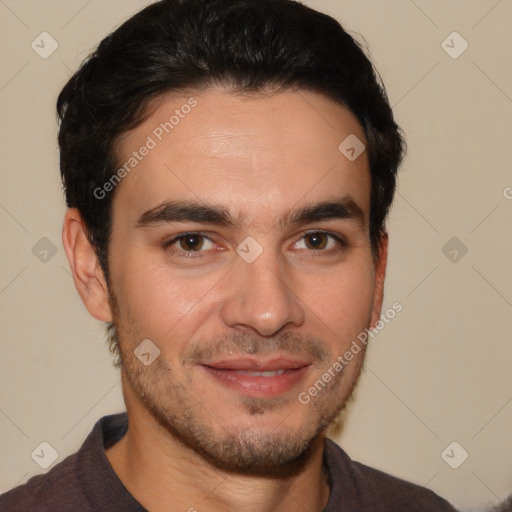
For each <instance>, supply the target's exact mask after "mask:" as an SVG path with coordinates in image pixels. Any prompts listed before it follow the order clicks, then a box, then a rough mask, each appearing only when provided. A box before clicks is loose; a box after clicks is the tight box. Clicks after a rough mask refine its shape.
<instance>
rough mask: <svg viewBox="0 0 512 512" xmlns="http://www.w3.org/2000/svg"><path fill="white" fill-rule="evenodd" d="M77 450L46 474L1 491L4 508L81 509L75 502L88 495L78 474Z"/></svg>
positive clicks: (0, 502) (0, 504) (18, 510)
mask: <svg viewBox="0 0 512 512" xmlns="http://www.w3.org/2000/svg"><path fill="white" fill-rule="evenodd" d="M76 459H77V454H73V455H70V456H69V457H67V458H66V459H64V460H63V461H62V462H61V463H59V464H57V465H56V466H55V467H54V468H53V469H51V470H50V471H48V473H46V474H44V475H37V476H34V477H32V478H31V479H30V480H28V482H27V483H25V484H23V485H20V486H18V487H15V488H14V489H12V490H11V491H8V492H6V493H4V494H2V495H0V510H5V511H9V512H22V511H23V512H25V511H27V510H37V511H38V512H47V511H48V512H50V511H54V510H65V509H66V506H68V505H69V510H79V509H77V508H74V504H76V503H77V501H79V500H80V499H82V500H84V499H86V498H85V496H84V495H83V493H82V490H81V489H80V484H79V481H78V479H77V477H76Z"/></svg>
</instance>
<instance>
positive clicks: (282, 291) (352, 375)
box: [63, 88, 387, 512]
mask: <svg viewBox="0 0 512 512" xmlns="http://www.w3.org/2000/svg"><path fill="white" fill-rule="evenodd" d="M190 96H193V97H194V98H195V99H196V100H197V102H198V105H197V107H196V108H195V109H193V110H192V111H191V113H190V114H188V115H187V116H186V117H185V119H183V120H181V121H180V124H179V125H177V126H176V127H175V128H174V129H173V131H172V132H171V133H170V134H168V135H166V136H165V137H164V138H163V140H162V141H161V142H159V143H158V145H157V147H156V148H154V149H153V150H151V152H150V153H149V154H148V155H147V156H146V157H145V158H144V159H143V160H142V161H141V162H140V163H139V164H138V165H137V167H136V168H135V169H134V170H133V171H132V172H131V173H130V174H128V175H127V176H126V177H125V178H124V179H123V180H122V182H121V183H120V184H119V185H118V186H117V189H116V191H115V195H114V200H113V211H112V215H113V227H112V237H111V243H110V245H109V253H108V256H109V269H110V273H111V283H110V284H111V294H110V297H109V290H108V287H107V284H106V282H105V279H104V276H103V274H102V272H101V269H100V267H99V264H98V260H97V258H96V255H95V253H94V250H93V249H92V247H91V246H90V244H89V243H88V241H87V238H86V236H85V231H84V225H83V222H82V220H81V217H80V215H79V213H78V212H77V211H76V210H74V209H70V210H68V212H67V214H66V217H65V222H64V229H63V243H64V247H65V250H66V253H67V255H68V258H69V261H70V265H71V268H72V272H73V276H74V280H75V284H76V287H77V290H78V292H79V293H80V295H81V297H82V300H83V302H84V304H85V306H86V307H87V309H88V311H89V312H90V314H91V315H92V316H94V317H95V318H97V319H99V320H101V321H104V322H108V321H114V322H115V324H116V330H117V335H118V339H119V344H120V350H121V356H122V360H123V366H122V370H121V378H122V385H123V393H124V399H125V403H126V407H127V412H128V417H129V429H128V432H127V434H126V435H125V437H124V438H123V439H122V440H121V441H119V442H118V443H117V444H115V445H114V446H113V447H111V448H109V449H108V450H107V451H106V454H107V457H108V459H109V461H110V463H111V464H112V467H113V469H114V471H115V472H116V473H117V475H118V476H119V478H120V479H121V481H122V482H123V484H124V485H125V487H126V488H127V489H128V490H129V491H130V492H131V494H132V495H133V496H134V497H135V498H136V499H137V500H138V501H139V502H140V503H141V504H142V505H143V506H144V507H146V508H147V509H149V510H151V511H164V510H166V511H168V510H170V509H169V507H170V506H172V507H173V508H172V510H191V509H192V510H194V509H197V510H198V511H199V512H208V511H214V510H215V511H216V510H226V511H235V510H240V509H242V510H245V511H246V512H260V511H269V510H272V511H276V512H284V511H296V510H297V506H298V505H297V504H300V506H301V507H303V509H304V510H316V511H321V510H322V509H323V508H324V507H325V505H326V504H327V501H328V497H329V492H330V489H329V483H328V478H327V476H326V474H325V472H324V471H323V470H322V454H323V442H324V438H325V430H326V427H327V425H328V424H329V423H330V422H332V420H333V419H334V418H335V417H336V416H337V414H338V413H339V411H340V410H341V409H342V407H343V406H344V404H345V403H346V401H347V400H348V398H349V396H350V394H351V392H352V390H353V388H354V386H355V384H356V382H357V379H358V376H359V373H360V370H361V367H362V363H363V359H364V353H365V350H364V349H363V350H361V351H360V352H359V353H358V354H357V355H355V356H354V358H353V360H352V361H351V362H350V363H349V364H348V365H347V366H346V367H345V368H344V369H343V371H342V372H340V374H339V375H337V377H336V378H335V379H332V380H331V381H330V382H329V383H328V385H327V386H326V387H325V389H323V390H322V391H320V392H318V394H317V396H315V397H312V399H311V402H310V403H309V404H307V405H304V404H302V403H300V402H299V400H298V395H299V393H300V392H303V391H307V390H308V388H310V387H311V386H312V385H313V383H315V381H317V380H318V379H320V378H321V377H322V374H324V373H325V372H326V371H327V369H328V368H330V367H331V366H332V364H333V363H334V361H335V360H336V358H337V356H339V355H342V354H344V352H345V351H346V350H348V349H349V347H350V345H351V343H352V341H353V340H354V339H356V337H357V335H358V334H359V333H360V332H361V331H363V330H364V329H365V328H368V327H371V326H374V325H375V323H376V322H377V321H378V320H379V316H380V312H381V306H382V298H383V286H384V277H385V268H386V256H387V236H386V235H385V234H383V237H382V240H381V244H380V248H379V257H378V258H374V257H373V255H372V249H371V245H370V239H369V226H368V218H369V208H370V185H371V181H370V174H369V167H368V160H367V156H366V153H365V152H364V153H363V154H362V155H361V156H360V157H359V158H357V159H356V160H355V161H353V162H350V161H349V160H348V159H347V158H345V156H343V155H342V154H341V153H340V151H339V150H338V146H339V144H340V143H341V141H343V140H344V139H345V138H346V137H347V136H348V135H349V134H355V135H356V136H357V137H358V138H359V139H360V140H361V141H363V142H364V143H366V141H365V137H364V132H363V129H362V127H361V126H360V124H359V123H358V121H357V119H356V118H355V116H354V115H353V114H352V113H351V112H350V111H349V110H348V109H346V108H344V107H343V106H341V105H338V104H336V103H334V102H332V101H331V100H329V99H327V98H325V97H324V96H322V95H319V94H316V93H313V92H309V91H287V92H280V93H273V94H267V95H265V96H261V95H250V96H249V95H246V96H241V95H234V94H232V93H230V92H229V91H228V90H227V89H223V88H211V89H207V90H205V91H201V92H199V91H196V92H195V93H194V94H191V95H177V94H173V95H168V96H166V97H164V98H161V99H160V100H159V101H158V103H155V104H154V105H153V106H152V107H153V108H152V113H151V115H150V116H149V117H148V118H147V119H146V120H145V122H144V123H143V124H142V125H140V126H138V127H137V128H135V129H134V130H132V131H131V132H129V133H127V134H125V135H124V136H123V137H122V138H121V139H120V141H119V143H118V145H117V153H118V162H119V163H120V164H121V165H122V163H124V162H125V161H126V160H127V159H128V158H129V157H130V155H131V154H132V152H133V151H134V150H136V149H138V148H139V147H140V146H142V145H143V144H144V142H145V141H146V139H147V137H148V135H150V134H151V132H152V131H153V130H154V128H155V127H156V126H158V125H159V124H160V123H161V122H163V121H165V120H166V119H167V118H168V117H169V113H172V112H174V110H175V109H177V108H178V109H179V108H180V107H181V106H182V105H183V104H184V103H185V102H186V101H187V99H188V98H189V97H190ZM347 197H350V198H351V200H352V201H353V203H354V204H356V205H357V207H358V208H359V209H360V211H361V212H362V214H363V215H362V217H361V218H360V219H359V218H357V217H352V218H328V219H319V220H315V221H314V222H308V223H300V224H289V223H286V222H285V220H286V218H287V215H288V216H289V215H290V212H292V211H296V210H298V209H300V208H302V207H305V206H308V205H315V204H318V203H321V202H325V201H339V200H340V198H341V199H345V200H346V198H347ZM176 200H182V201H183V200H190V201H201V202H202V203H203V204H208V205H216V206H222V207H224V208H225V209H227V210H228V211H229V212H230V213H231V215H232V216H233V217H234V218H235V219H238V220H239V225H238V226H237V227H235V226H231V227H228V226H219V225H215V224H211V223H206V222H191V221H183V222H155V223H150V224H146V225H144V226H140V225H138V220H139V219H140V218H141V216H143V214H144V213H145V212H148V211H151V210H153V209H155V208H156V207H158V206H159V205H161V204H163V203H165V202H166V201H176ZM279 219H284V220H283V222H278V220H279ZM191 231H192V232H200V233H202V234H205V235H206V236H207V237H208V238H209V239H210V240H206V239H201V238H199V239H198V238H193V239H192V241H193V242H194V243H193V244H192V247H191V245H190V244H189V245H187V244H186V243H185V244H184V245H183V242H182V245H180V242H176V243H174V245H171V246H167V247H165V246H164V242H168V241H169V240H172V239H174V238H175V237H176V236H178V235H182V234H184V233H188V232H191ZM311 232H316V233H318V232H328V233H331V234H333V235H335V236H339V237H341V238H342V239H343V240H344V241H345V244H344V245H341V244H339V243H338V242H337V241H336V240H335V239H334V238H331V237H330V236H327V235H321V234H320V235H318V234H317V235H316V236H313V237H311V235H309V236H307V235H308V233H311ZM248 236H250V237H253V238H254V239H255V240H256V241H257V242H258V244H259V245H260V246H261V248H262V250H263V252H262V253H261V255H259V257H257V258H256V260H255V261H254V262H252V263H247V262H246V261H244V260H243V259H242V258H241V257H240V256H239V254H238V253H237V252H236V249H237V247H238V246H239V245H240V244H241V243H242V241H244V240H245V239H246V237H248ZM201 243H202V244H203V245H202V246H201ZM242 247H243V245H242ZM197 248H199V250H196V251H195V252H194V250H191V249H197ZM187 254H188V256H189V257H187ZM191 255H192V256H195V257H190V256H191ZM144 339H150V340H152V343H153V344H154V345H155V346H156V347H158V349H159V350H160V355H159V356H158V357H157V359H156V360H155V361H154V362H153V363H152V364H150V365H149V366H145V365H143V364H142V363H141V361H140V360H139V359H137V357H135V355H134V350H135V349H136V347H137V346H138V345H139V344H140V343H141V341H142V340H144ZM276 355H278V356H282V357H295V358H301V360H307V361H308V365H307V367H306V368H305V370H304V371H303V374H302V376H301V378H300V379H299V381H298V382H297V383H296V384H295V385H293V386H292V388H291V389H287V390H286V391H284V392H281V393H276V394H273V395H266V394H265V393H263V394H261V395H257V396H255V395H247V394H245V393H244V392H243V391H242V390H241V389H239V388H233V387H230V386H227V385H226V384H225V383H224V382H221V381H219V380H218V379H217V378H215V377H214V376H212V374H211V373H209V372H208V371H206V369H205V366H204V363H205V362H206V363H207V362H211V361H213V360H219V359H222V358H231V357H242V356H243V357H251V358H253V359H255V360H258V361H260V360H264V359H265V358H266V359H268V358H269V357H274V356H276Z"/></svg>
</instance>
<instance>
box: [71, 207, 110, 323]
mask: <svg viewBox="0 0 512 512" xmlns="http://www.w3.org/2000/svg"><path fill="white" fill-rule="evenodd" d="M62 244H63V246H64V250H65V251H66V255H67V257H68V261H69V265H70V268H71V273H72V275H73V281H74V283H75V287H76V289H77V291H78V294H79V295H80V297H81V298H82V302H83V303H84V305H85V307H86V308H87V311H89V313H90V314H91V315H92V316H93V317H94V318H97V319H98V320H101V321H103V322H110V321H112V313H111V310H110V305H109V301H108V288H107V284H106V282H105V278H104V275H103V271H102V269H101V266H100V264H99V261H98V257H97V256H96V252H95V251H94V248H93V247H92V245H91V244H90V242H89V240H88V238H87V234H86V229H85V225H84V222H83V220H82V217H81V215H80V213H79V212H78V210H77V209H76V208H69V209H68V210H67V211H66V215H65V217H64V225H63V228H62Z"/></svg>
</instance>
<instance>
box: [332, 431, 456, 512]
mask: <svg viewBox="0 0 512 512" xmlns="http://www.w3.org/2000/svg"><path fill="white" fill-rule="evenodd" d="M325 458H326V461H327V464H328V467H329V473H330V475H331V480H332V490H331V493H332V495H333V496H332V497H333V502H336V501H338V500H340V502H341V501H344V502H345V503H347V499H348V501H350V503H351V506H352V507H353V510H361V511H362V510H378V511H379V512H400V511H403V512H406V511H407V512H409V511H410V510H414V511H415V512H456V511H455V509H454V508H453V507H452V506H451V505H450V504H449V503H448V502H447V501H446V500H445V499H443V498H441V497H440V496H438V495H437V494H435V493H434V492H433V491H431V490H429V489H426V488H425V487H422V486H420V485H416V484H413V483H412V482H408V481H406V480H402V479H400V478H397V477H395V476H392V475H390V474H388V473H384V472H383V471H380V470H378V469H375V468H371V467H369V466H366V465H365V464H361V463H360V462H355V461H352V460H351V459H350V457H349V456H348V455H347V454H346V453H345V452H344V451H343V450H342V449H341V448H340V447H339V446H338V445H337V444H336V443H335V442H334V441H331V440H329V439H326V443H325ZM342 496H343V498H342ZM347 497H348V498H347ZM333 504H334V503H333ZM327 510H328V512H331V510H332V511H333V512H335V511H336V508H332V509H327ZM348 510H351V509H350V508H348Z"/></svg>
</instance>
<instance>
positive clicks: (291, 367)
mask: <svg viewBox="0 0 512 512" xmlns="http://www.w3.org/2000/svg"><path fill="white" fill-rule="evenodd" d="M200 366H201V367H202V368H203V369H204V370H205V371H206V372H207V373H208V374H209V375H210V376H211V377H212V378H213V379H214V380H215V381H216V382H218V383H219V384H221V385H223V386H224V387H227V388H230V389H232V390H235V391H237V392H238V393H242V394H243V395H246V396H251V397H259V398H264V397H272V396H277V395H281V394H283V393H286V392H287V391H290V390H291V389H293V388H294V387H296V386H298V384H299V383H300V382H301V381H302V380H303V379H304V378H305V376H306V374H307V373H308V371H309V369H310V368H311V367H312V361H309V360H305V359H290V358H277V359H270V360H263V359H255V358H244V359H230V360H222V361H211V362H204V363H201V364H200Z"/></svg>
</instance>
